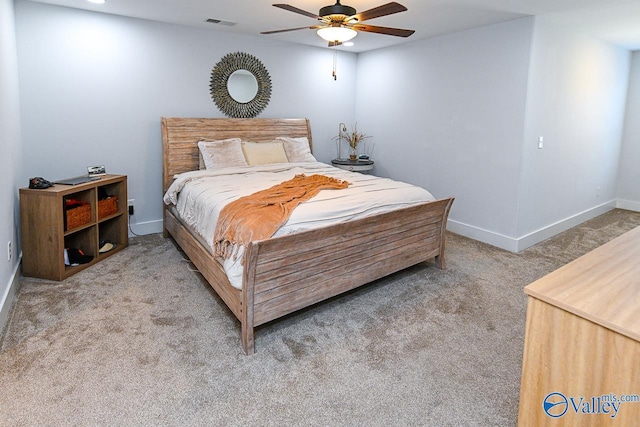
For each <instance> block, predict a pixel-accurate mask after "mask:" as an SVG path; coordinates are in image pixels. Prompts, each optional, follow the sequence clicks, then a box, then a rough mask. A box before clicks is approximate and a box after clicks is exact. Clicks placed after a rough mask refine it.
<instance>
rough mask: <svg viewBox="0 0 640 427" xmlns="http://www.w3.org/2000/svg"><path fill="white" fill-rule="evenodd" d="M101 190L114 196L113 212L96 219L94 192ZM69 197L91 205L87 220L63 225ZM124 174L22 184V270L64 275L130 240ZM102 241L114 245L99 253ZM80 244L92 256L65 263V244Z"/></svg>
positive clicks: (48, 275)
mask: <svg viewBox="0 0 640 427" xmlns="http://www.w3.org/2000/svg"><path fill="white" fill-rule="evenodd" d="M99 189H101V190H100V192H102V189H104V190H105V192H106V194H107V195H109V196H115V197H117V202H118V203H117V210H116V212H115V213H111V214H108V215H105V216H104V217H101V218H98V196H99V195H98V193H99ZM68 198H73V199H76V200H79V201H82V202H86V203H88V204H89V206H90V207H91V217H90V220H89V221H88V222H86V223H85V224H82V225H79V226H77V227H75V228H73V229H70V230H67V229H66V228H67V227H66V212H65V200H66V199H68ZM127 209H128V207H127V177H126V175H104V176H102V177H101V178H100V179H99V180H96V181H91V182H87V183H83V184H78V185H60V184H56V185H54V186H53V187H49V188H45V189H40V190H37V189H30V188H21V189H20V226H21V233H22V274H23V275H25V276H29V277H38V278H42V279H50V280H64V279H66V278H67V277H69V276H71V275H73V274H75V273H77V272H79V271H81V270H84V269H85V268H87V267H90V266H92V265H93V264H95V263H97V262H99V261H101V260H103V259H104V258H106V257H109V256H111V255H113V254H115V253H117V252H119V251H121V250H122V249H124V248H125V247H127V246H128V244H129V235H128V221H129V218H128V212H127ZM101 240H108V241H110V242H111V243H113V244H115V245H116V247H115V248H113V249H112V250H110V251H108V252H104V253H99V249H100V248H99V243H100V241H101ZM65 248H77V249H81V250H82V251H83V252H84V254H85V255H90V256H92V257H93V259H92V260H91V261H90V262H88V263H86V264H79V265H77V266H69V265H65V262H64V249H65Z"/></svg>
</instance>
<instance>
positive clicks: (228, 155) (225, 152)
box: [198, 138, 247, 170]
mask: <svg viewBox="0 0 640 427" xmlns="http://www.w3.org/2000/svg"><path fill="white" fill-rule="evenodd" d="M198 148H199V149H200V154H201V155H202V160H203V161H204V166H205V168H206V169H207V170H212V169H220V168H229V167H234V166H247V162H246V160H245V159H244V154H243V153H242V146H241V145H240V138H230V139H221V140H218V141H198Z"/></svg>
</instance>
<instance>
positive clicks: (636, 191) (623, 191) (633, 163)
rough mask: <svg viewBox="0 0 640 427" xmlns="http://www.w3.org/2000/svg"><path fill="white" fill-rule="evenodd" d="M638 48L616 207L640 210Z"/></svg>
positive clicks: (635, 56)
mask: <svg viewBox="0 0 640 427" xmlns="http://www.w3.org/2000/svg"><path fill="white" fill-rule="evenodd" d="M639 118H640V51H636V52H634V53H633V55H632V60H631V72H630V76H629V91H628V97H627V110H626V119H625V127H624V137H623V143H622V151H621V155H620V171H619V174H618V189H617V191H618V192H617V196H618V207H620V208H624V209H632V210H635V211H640V119H639Z"/></svg>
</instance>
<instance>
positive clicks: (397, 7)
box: [346, 2, 407, 22]
mask: <svg viewBox="0 0 640 427" xmlns="http://www.w3.org/2000/svg"><path fill="white" fill-rule="evenodd" d="M406 10H407V8H406V7H404V6H403V5H401V4H400V3H396V2H391V3H387V4H383V5H382V6H378V7H374V8H373V9H369V10H365V11H364V12H360V13H358V14H355V15H353V16H350V17H349V18H347V20H346V21H347V22H349V21H351V20H352V19H356V20H357V22H362V21H366V20H367V19H373V18H379V17H381V16H386V15H391V14H394V13H398V12H404V11H406Z"/></svg>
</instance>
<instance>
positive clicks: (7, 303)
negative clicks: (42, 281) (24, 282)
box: [0, 255, 22, 334]
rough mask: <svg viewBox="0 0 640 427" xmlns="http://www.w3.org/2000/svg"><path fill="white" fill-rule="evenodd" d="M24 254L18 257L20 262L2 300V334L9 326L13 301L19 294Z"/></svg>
mask: <svg viewBox="0 0 640 427" xmlns="http://www.w3.org/2000/svg"><path fill="white" fill-rule="evenodd" d="M21 261H22V255H20V256H19V257H18V262H17V263H16V265H15V267H14V269H13V273H12V274H11V277H10V278H9V283H8V284H7V290H6V291H5V293H4V295H2V300H0V334H1V333H2V332H3V331H4V328H5V327H6V326H7V322H8V321H9V316H10V315H11V307H13V302H14V301H15V299H16V295H17V294H18V290H19V287H20V280H19V279H20V274H19V271H20V266H21V265H22V262H21Z"/></svg>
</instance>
